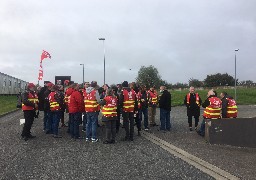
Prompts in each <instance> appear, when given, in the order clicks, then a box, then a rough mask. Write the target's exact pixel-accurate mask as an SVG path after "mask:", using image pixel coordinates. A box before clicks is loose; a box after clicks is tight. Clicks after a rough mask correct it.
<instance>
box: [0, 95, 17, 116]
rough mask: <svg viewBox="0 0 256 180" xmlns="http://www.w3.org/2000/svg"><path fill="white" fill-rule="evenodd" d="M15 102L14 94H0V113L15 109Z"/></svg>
mask: <svg viewBox="0 0 256 180" xmlns="http://www.w3.org/2000/svg"><path fill="white" fill-rule="evenodd" d="M16 104H17V97H16V96H0V115H2V114H5V113H6V112H9V111H12V110H15V109H17V108H16Z"/></svg>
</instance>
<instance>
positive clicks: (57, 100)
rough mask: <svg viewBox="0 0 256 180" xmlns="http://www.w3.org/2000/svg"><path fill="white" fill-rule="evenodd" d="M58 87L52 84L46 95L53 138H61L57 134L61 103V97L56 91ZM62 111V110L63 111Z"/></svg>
mask: <svg viewBox="0 0 256 180" xmlns="http://www.w3.org/2000/svg"><path fill="white" fill-rule="evenodd" d="M58 90H59V87H58V85H54V86H52V89H51V91H52V92H51V93H50V94H49V96H48V99H49V103H50V113H51V117H52V131H53V137H54V138H61V136H59V122H60V118H61V113H62V109H61V107H62V104H63V97H61V96H60V93H58ZM63 113H64V112H63Z"/></svg>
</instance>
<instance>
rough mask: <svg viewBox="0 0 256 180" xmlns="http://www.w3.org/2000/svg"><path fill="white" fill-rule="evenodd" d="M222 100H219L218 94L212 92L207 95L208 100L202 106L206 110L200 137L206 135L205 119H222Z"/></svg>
mask: <svg viewBox="0 0 256 180" xmlns="http://www.w3.org/2000/svg"><path fill="white" fill-rule="evenodd" d="M221 104H222V103H221V100H220V99H219V98H217V93H216V92H215V91H213V90H210V91H209V92H208V94H207V99H206V100H205V101H204V103H203V104H202V107H203V108H205V109H204V114H203V117H204V119H203V121H202V123H201V127H200V130H199V131H198V132H197V133H198V134H199V135H200V136H204V135H205V119H220V118H221Z"/></svg>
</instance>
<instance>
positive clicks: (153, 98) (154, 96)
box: [149, 91, 157, 104]
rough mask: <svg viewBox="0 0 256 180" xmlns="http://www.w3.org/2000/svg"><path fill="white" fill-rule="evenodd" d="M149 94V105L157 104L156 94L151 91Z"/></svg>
mask: <svg viewBox="0 0 256 180" xmlns="http://www.w3.org/2000/svg"><path fill="white" fill-rule="evenodd" d="M149 94H150V98H151V103H152V104H157V94H156V93H154V92H152V91H149Z"/></svg>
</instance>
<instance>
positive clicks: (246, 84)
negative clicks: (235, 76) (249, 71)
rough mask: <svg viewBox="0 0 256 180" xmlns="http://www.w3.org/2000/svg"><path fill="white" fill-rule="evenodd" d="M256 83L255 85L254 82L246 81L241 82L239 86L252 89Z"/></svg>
mask: <svg viewBox="0 0 256 180" xmlns="http://www.w3.org/2000/svg"><path fill="white" fill-rule="evenodd" d="M254 85H255V83H253V81H252V80H246V81H240V82H239V86H246V87H251V86H254Z"/></svg>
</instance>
